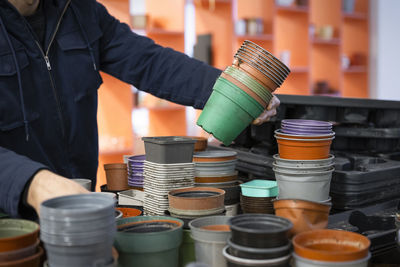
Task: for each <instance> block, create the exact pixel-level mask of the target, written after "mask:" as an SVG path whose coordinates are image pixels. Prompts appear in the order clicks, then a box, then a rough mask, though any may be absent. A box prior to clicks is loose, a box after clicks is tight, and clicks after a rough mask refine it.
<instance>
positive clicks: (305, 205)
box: [272, 199, 332, 212]
mask: <svg viewBox="0 0 400 267" xmlns="http://www.w3.org/2000/svg"><path fill="white" fill-rule="evenodd" d="M296 202H299V203H296ZM272 203H273V205H274V209H275V210H276V209H301V210H311V211H318V212H329V210H330V209H331V207H332V204H330V203H320V202H315V201H309V200H303V199H275V200H273V201H272ZM285 203H286V204H285Z"/></svg>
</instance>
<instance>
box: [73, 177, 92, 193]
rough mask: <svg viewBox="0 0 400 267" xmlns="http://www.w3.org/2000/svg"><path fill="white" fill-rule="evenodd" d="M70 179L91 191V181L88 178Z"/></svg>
mask: <svg viewBox="0 0 400 267" xmlns="http://www.w3.org/2000/svg"><path fill="white" fill-rule="evenodd" d="M71 180H72V181H74V182H75V183H77V184H79V185H81V186H82V187H84V188H85V189H87V190H89V191H91V189H92V181H91V180H89V179H76V178H74V179H71Z"/></svg>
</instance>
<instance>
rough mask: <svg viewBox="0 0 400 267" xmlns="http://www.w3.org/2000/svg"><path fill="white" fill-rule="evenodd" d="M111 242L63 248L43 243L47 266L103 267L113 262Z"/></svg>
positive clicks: (105, 241)
mask: <svg viewBox="0 0 400 267" xmlns="http://www.w3.org/2000/svg"><path fill="white" fill-rule="evenodd" d="M112 243H113V240H112V239H109V240H103V241H102V242H100V243H97V244H93V245H90V246H72V247H65V246H60V245H50V244H47V243H45V244H44V246H45V248H46V252H47V259H48V263H49V266H62V267H67V266H79V267H84V266H105V265H107V264H108V263H109V262H111V261H112V260H113V258H112ZM96 264H97V265H96Z"/></svg>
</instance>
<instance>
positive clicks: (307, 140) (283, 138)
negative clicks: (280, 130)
mask: <svg viewBox="0 0 400 267" xmlns="http://www.w3.org/2000/svg"><path fill="white" fill-rule="evenodd" d="M274 137H275V138H276V139H281V140H287V141H297V142H323V141H331V140H333V139H335V137H334V136H332V137H330V138H318V139H301V138H299V139H295V138H286V137H281V136H278V135H276V134H275V135H274Z"/></svg>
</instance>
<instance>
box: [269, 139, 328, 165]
mask: <svg viewBox="0 0 400 267" xmlns="http://www.w3.org/2000/svg"><path fill="white" fill-rule="evenodd" d="M275 137H276V140H277V142H278V150H279V156H280V157H281V158H283V159H295V160H316V159H326V158H328V157H329V151H330V148H331V144H332V140H333V139H334V138H333V137H331V138H324V139H293V138H283V137H279V136H276V135H275Z"/></svg>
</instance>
